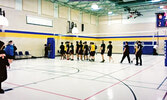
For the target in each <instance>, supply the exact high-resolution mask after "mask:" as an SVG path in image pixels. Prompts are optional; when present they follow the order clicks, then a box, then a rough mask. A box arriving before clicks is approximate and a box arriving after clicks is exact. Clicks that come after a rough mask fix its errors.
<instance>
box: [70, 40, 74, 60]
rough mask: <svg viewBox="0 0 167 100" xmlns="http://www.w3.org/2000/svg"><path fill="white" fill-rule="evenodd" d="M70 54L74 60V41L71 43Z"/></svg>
mask: <svg viewBox="0 0 167 100" xmlns="http://www.w3.org/2000/svg"><path fill="white" fill-rule="evenodd" d="M70 56H71V60H72V61H73V60H74V45H73V43H71V45H70Z"/></svg>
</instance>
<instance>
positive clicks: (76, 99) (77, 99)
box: [5, 82, 82, 100]
mask: <svg viewBox="0 0 167 100" xmlns="http://www.w3.org/2000/svg"><path fill="white" fill-rule="evenodd" d="M5 83H7V84H10V85H14V86H18V87H19V86H22V85H19V84H15V83H10V82H5ZM23 88H27V89H31V90H36V91H40V92H44V93H48V94H53V95H57V96H62V97H66V98H70V99H74V100H82V99H79V98H75V97H71V96H66V95H63V94H58V93H55V92H50V91H46V90H41V89H36V88H31V87H26V86H25V87H23Z"/></svg>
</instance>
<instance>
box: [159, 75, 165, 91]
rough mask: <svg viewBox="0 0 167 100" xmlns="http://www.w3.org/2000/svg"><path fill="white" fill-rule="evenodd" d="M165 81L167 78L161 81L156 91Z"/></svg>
mask: <svg viewBox="0 0 167 100" xmlns="http://www.w3.org/2000/svg"><path fill="white" fill-rule="evenodd" d="M166 80H167V77H166V78H165V79H164V80H163V81H162V83H161V84H160V85H159V86H158V88H157V89H159V88H160V87H161V86H162V84H164V82H165V81H166Z"/></svg>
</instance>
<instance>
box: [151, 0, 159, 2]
mask: <svg viewBox="0 0 167 100" xmlns="http://www.w3.org/2000/svg"><path fill="white" fill-rule="evenodd" d="M160 1H161V0H152V1H151V2H160Z"/></svg>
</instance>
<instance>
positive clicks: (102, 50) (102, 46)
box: [100, 40, 106, 63]
mask: <svg viewBox="0 0 167 100" xmlns="http://www.w3.org/2000/svg"><path fill="white" fill-rule="evenodd" d="M105 48H106V45H105V44H104V40H103V41H102V44H101V46H100V50H101V56H102V61H101V62H102V63H103V62H104V61H105V59H104V53H105Z"/></svg>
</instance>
